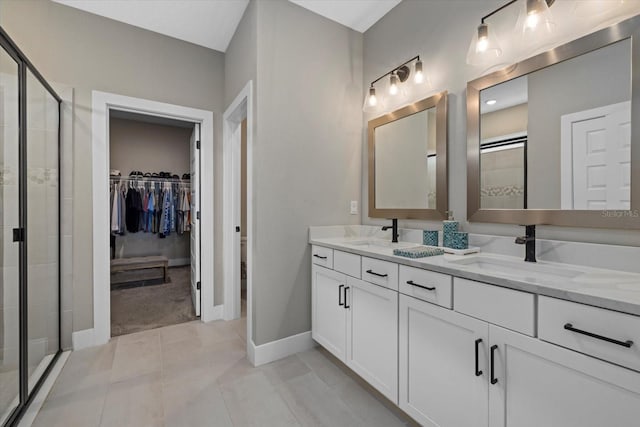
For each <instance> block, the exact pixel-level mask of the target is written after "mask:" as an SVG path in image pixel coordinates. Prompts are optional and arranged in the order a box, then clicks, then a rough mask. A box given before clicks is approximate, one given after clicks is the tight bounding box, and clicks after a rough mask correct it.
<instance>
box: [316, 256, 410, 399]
mask: <svg viewBox="0 0 640 427" xmlns="http://www.w3.org/2000/svg"><path fill="white" fill-rule="evenodd" d="M334 255H335V259H336V260H338V259H340V258H341V253H340V252H338V251H335V254H334ZM351 261H352V262H353V263H355V261H356V260H351ZM358 267H359V266H358ZM311 271H312V280H311V286H312V296H311V301H312V307H311V317H312V331H311V335H312V337H313V339H314V340H316V341H317V342H318V343H319V344H320V345H322V346H323V347H324V348H326V349H327V350H328V351H329V352H331V353H332V354H333V355H334V356H336V357H337V358H338V359H340V360H341V361H342V362H344V363H345V364H346V365H347V366H349V367H350V368H351V369H352V370H353V371H354V372H356V373H357V374H359V375H360V376H361V377H362V378H363V379H365V380H366V381H367V382H368V383H369V384H371V385H372V386H373V387H375V388H376V389H377V390H378V391H380V393H382V394H383V395H384V396H386V397H387V398H388V399H389V400H391V401H393V402H394V403H396V404H397V403H398V292H397V291H395V290H392V289H388V288H386V287H383V286H379V285H375V284H373V283H369V282H365V281H363V280H359V279H357V278H355V277H350V276H347V275H346V274H343V273H340V272H337V271H334V270H330V269H328V268H325V267H321V266H319V265H317V264H315V263H314V265H313V266H312V269H311ZM350 271H353V272H354V274H358V275H359V274H360V270H359V269H358V270H356V269H353V268H351V269H350Z"/></svg>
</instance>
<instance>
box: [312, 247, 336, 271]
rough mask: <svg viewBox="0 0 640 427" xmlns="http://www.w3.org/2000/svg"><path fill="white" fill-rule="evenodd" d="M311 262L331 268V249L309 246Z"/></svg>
mask: <svg viewBox="0 0 640 427" xmlns="http://www.w3.org/2000/svg"><path fill="white" fill-rule="evenodd" d="M311 262H313V263H314V264H318V265H321V266H323V267H327V268H333V249H329V248H325V247H322V246H315V245H312V246H311Z"/></svg>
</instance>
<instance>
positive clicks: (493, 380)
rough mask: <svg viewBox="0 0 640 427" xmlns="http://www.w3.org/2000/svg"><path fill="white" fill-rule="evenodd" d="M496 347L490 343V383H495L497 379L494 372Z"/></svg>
mask: <svg viewBox="0 0 640 427" xmlns="http://www.w3.org/2000/svg"><path fill="white" fill-rule="evenodd" d="M497 349H498V346H497V345H492V346H491V384H496V383H497V382H498V379H497V378H496V372H495V366H494V364H495V358H496V356H495V352H496V350H497Z"/></svg>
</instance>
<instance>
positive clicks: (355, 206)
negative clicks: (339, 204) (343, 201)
mask: <svg viewBox="0 0 640 427" xmlns="http://www.w3.org/2000/svg"><path fill="white" fill-rule="evenodd" d="M351 215H358V201H357V200H352V201H351Z"/></svg>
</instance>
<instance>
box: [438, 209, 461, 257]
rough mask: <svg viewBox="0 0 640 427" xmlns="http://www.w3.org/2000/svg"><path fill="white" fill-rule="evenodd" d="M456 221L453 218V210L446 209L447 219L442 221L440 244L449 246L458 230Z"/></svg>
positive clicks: (451, 244)
mask: <svg viewBox="0 0 640 427" xmlns="http://www.w3.org/2000/svg"><path fill="white" fill-rule="evenodd" d="M458 226H459V224H458V221H455V220H454V219H453V212H452V211H447V220H446V221H442V246H444V247H446V248H451V247H452V246H453V237H454V235H455V233H457V232H458Z"/></svg>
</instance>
